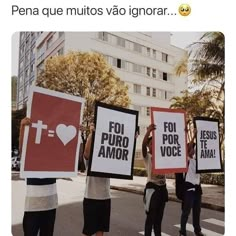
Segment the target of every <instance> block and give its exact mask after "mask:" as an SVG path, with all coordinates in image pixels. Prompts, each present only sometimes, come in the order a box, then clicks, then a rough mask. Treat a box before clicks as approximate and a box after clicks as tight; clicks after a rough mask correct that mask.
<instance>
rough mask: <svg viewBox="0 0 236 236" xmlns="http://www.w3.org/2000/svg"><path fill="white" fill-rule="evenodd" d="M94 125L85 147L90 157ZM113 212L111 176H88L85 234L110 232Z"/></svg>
mask: <svg viewBox="0 0 236 236" xmlns="http://www.w3.org/2000/svg"><path fill="white" fill-rule="evenodd" d="M93 132H94V125H93V124H92V125H91V126H90V134H89V136H88V139H87V142H86V144H85V149H84V158H85V159H86V160H87V162H88V159H89V157H90V152H91V142H92V133H93ZM110 212H111V196H110V178H102V177H93V176H87V179H86V188H85V195H84V201H83V213H84V227H83V234H84V235H86V236H90V235H93V234H96V236H103V234H104V232H109V228H110Z"/></svg>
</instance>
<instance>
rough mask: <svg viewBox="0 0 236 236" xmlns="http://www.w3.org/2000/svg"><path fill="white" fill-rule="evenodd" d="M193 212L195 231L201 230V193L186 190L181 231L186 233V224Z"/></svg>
mask: <svg viewBox="0 0 236 236" xmlns="http://www.w3.org/2000/svg"><path fill="white" fill-rule="evenodd" d="M191 209H192V214H193V228H194V232H195V233H199V232H201V227H200V213H201V194H199V193H196V192H195V191H186V192H185V195H184V200H183V202H182V215H181V222H180V225H181V228H180V233H181V234H183V235H186V224H187V221H188V217H189V214H190V211H191Z"/></svg>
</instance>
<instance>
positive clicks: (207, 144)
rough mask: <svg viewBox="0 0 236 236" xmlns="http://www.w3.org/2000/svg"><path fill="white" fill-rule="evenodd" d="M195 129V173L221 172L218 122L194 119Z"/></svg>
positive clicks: (199, 118)
mask: <svg viewBox="0 0 236 236" xmlns="http://www.w3.org/2000/svg"><path fill="white" fill-rule="evenodd" d="M194 121H195V125H196V129H197V172H198V173H204V172H205V173H206V172H220V171H222V163H221V153H220V141H219V124H218V120H216V119H210V118H205V117H198V118H195V120H194Z"/></svg>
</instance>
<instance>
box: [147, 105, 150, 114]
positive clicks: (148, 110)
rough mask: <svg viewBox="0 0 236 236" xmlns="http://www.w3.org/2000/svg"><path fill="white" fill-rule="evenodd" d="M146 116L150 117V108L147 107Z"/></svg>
mask: <svg viewBox="0 0 236 236" xmlns="http://www.w3.org/2000/svg"><path fill="white" fill-rule="evenodd" d="M146 115H147V116H150V107H146Z"/></svg>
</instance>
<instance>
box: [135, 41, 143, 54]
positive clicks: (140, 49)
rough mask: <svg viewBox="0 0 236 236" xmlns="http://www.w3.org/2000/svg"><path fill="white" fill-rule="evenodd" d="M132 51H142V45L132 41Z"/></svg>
mask: <svg viewBox="0 0 236 236" xmlns="http://www.w3.org/2000/svg"><path fill="white" fill-rule="evenodd" d="M134 51H135V52H139V53H141V52H142V46H141V45H140V44H138V43H134Z"/></svg>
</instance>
